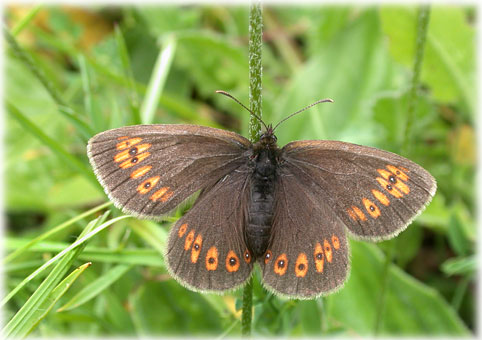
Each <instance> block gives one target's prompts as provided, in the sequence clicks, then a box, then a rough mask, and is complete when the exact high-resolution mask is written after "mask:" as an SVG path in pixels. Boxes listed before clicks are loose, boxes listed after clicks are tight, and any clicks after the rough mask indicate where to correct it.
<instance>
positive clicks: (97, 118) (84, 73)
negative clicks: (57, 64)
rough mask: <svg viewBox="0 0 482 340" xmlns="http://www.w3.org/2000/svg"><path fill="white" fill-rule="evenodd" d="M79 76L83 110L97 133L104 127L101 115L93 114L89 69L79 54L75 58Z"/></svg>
mask: <svg viewBox="0 0 482 340" xmlns="http://www.w3.org/2000/svg"><path fill="white" fill-rule="evenodd" d="M77 60H78V63H79V68H80V75H81V79H82V90H83V92H84V96H83V97H84V109H85V113H86V115H87V117H88V118H89V121H90V123H91V124H92V125H93V127H94V130H95V131H99V130H100V129H101V128H102V127H103V126H104V125H103V122H102V117H103V116H102V115H97V114H96V113H95V112H94V104H93V102H92V84H91V79H90V74H89V69H88V67H87V62H86V60H85V57H84V56H83V55H82V54H80V55H78V57H77Z"/></svg>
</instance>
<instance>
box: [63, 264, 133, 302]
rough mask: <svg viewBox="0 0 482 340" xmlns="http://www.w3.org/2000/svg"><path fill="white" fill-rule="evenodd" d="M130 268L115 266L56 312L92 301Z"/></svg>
mask: <svg viewBox="0 0 482 340" xmlns="http://www.w3.org/2000/svg"><path fill="white" fill-rule="evenodd" d="M131 268H132V265H125V264H121V265H118V266H115V267H113V268H111V269H110V270H108V271H107V272H106V273H104V274H103V275H102V276H100V277H99V278H98V279H97V280H94V281H92V282H91V283H89V284H88V285H86V286H85V287H84V288H82V290H81V291H80V292H78V293H77V294H75V296H74V297H73V298H72V299H70V300H69V301H68V302H67V303H66V304H65V305H63V306H62V307H60V308H59V309H58V310H57V311H58V312H63V311H67V310H71V309H74V308H77V307H79V306H80V305H82V304H84V303H86V302H87V301H90V300H92V299H93V298H95V297H96V296H97V295H99V294H100V293H102V292H103V291H104V290H105V289H107V288H109V287H110V286H111V285H112V284H113V283H115V282H116V281H117V280H119V278H121V277H122V276H123V275H124V274H125V273H127V272H128V271H129V270H130V269H131Z"/></svg>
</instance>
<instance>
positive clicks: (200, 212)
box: [166, 164, 254, 291]
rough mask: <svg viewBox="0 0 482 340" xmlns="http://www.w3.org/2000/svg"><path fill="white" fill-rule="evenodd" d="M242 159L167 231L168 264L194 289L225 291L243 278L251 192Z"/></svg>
mask: <svg viewBox="0 0 482 340" xmlns="http://www.w3.org/2000/svg"><path fill="white" fill-rule="evenodd" d="M250 178H251V177H250V173H249V172H248V169H247V166H246V164H245V165H244V166H242V167H240V168H238V169H236V170H235V171H233V172H231V173H230V174H229V175H226V176H225V177H223V178H222V179H221V180H219V181H218V182H217V183H216V184H215V185H214V186H213V187H212V188H209V190H205V191H203V192H202V193H201V195H200V196H199V198H198V199H197V200H196V203H195V204H194V206H193V207H192V208H191V209H190V210H189V211H188V212H187V213H186V214H185V215H184V216H183V217H182V218H181V219H179V221H178V222H177V223H176V225H175V226H174V227H173V228H172V230H171V232H170V234H169V241H168V246H167V254H166V259H167V266H168V269H169V272H170V273H171V274H172V275H173V276H174V277H175V278H177V279H178V280H179V281H180V282H181V283H183V284H184V285H186V286H188V287H190V288H191V289H194V290H200V291H223V290H227V289H233V288H235V287H237V286H239V285H241V284H243V283H244V282H245V281H246V280H247V279H248V277H249V276H250V274H251V271H252V268H253V263H254V261H253V259H252V258H251V257H250V253H249V251H248V250H247V246H246V244H245V241H244V236H243V230H244V224H245V223H246V215H247V209H246V204H247V202H248V200H247V199H248V196H249V181H250Z"/></svg>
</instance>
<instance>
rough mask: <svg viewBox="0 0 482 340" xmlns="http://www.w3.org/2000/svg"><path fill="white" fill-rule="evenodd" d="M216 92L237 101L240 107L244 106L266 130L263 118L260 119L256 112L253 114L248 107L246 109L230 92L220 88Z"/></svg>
mask: <svg viewBox="0 0 482 340" xmlns="http://www.w3.org/2000/svg"><path fill="white" fill-rule="evenodd" d="M216 93H220V94H224V95H225V96H226V97H229V98H231V99H232V100H234V101H235V102H236V103H238V104H239V105H241V106H242V107H244V108H245V109H246V110H247V111H248V112H249V113H251V114H252V115H253V116H255V117H256V119H257V120H259V121H260V122H261V123H262V124H263V125H264V128H265V129H266V130H268V127H267V126H266V124H265V123H264V122H263V120H262V119H261V118H260V117H259V116H258V115H257V114H255V113H254V112H253V111H251V110H250V109H248V108H247V107H246V106H245V105H244V104H243V103H241V102H240V101H239V100H237V99H236V98H234V97H233V96H232V95H231V94H229V93H227V92H226V91H221V90H217V91H216Z"/></svg>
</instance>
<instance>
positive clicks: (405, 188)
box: [282, 141, 436, 240]
mask: <svg viewBox="0 0 482 340" xmlns="http://www.w3.org/2000/svg"><path fill="white" fill-rule="evenodd" d="M282 157H283V160H284V161H285V162H287V163H289V164H291V165H292V166H294V167H296V168H297V171H298V172H299V173H304V174H305V175H306V176H308V177H309V178H310V180H311V181H312V183H313V184H312V185H313V188H315V187H316V188H317V191H318V192H319V194H318V195H319V200H321V201H324V202H327V203H328V204H329V205H330V206H331V207H332V208H333V210H334V211H335V212H336V214H337V215H338V217H339V218H340V219H341V220H342V221H343V223H344V224H345V225H346V226H347V227H348V229H349V230H350V231H351V232H352V233H353V234H354V235H356V236H357V237H360V238H364V239H371V240H380V239H388V238H391V237H393V236H394V235H396V234H398V233H399V232H400V231H402V230H403V229H405V227H406V226H407V225H408V224H409V223H410V222H411V221H412V219H413V218H414V217H415V216H416V215H417V214H418V213H419V212H420V211H422V210H423V208H424V207H425V205H426V204H428V202H430V200H431V198H432V197H433V195H434V193H435V190H436V182H435V179H434V178H433V177H432V176H431V175H430V174H429V173H428V172H427V171H426V170H425V169H423V168H422V167H420V166H419V165H417V164H415V163H414V162H412V161H410V160H408V159H406V158H404V157H401V156H399V155H396V154H394V153H391V152H388V151H383V150H379V149H375V148H371V147H366V146H360V145H355V144H350V143H344V142H337V141H298V142H292V143H289V144H287V145H286V146H285V147H283V149H282Z"/></svg>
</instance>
